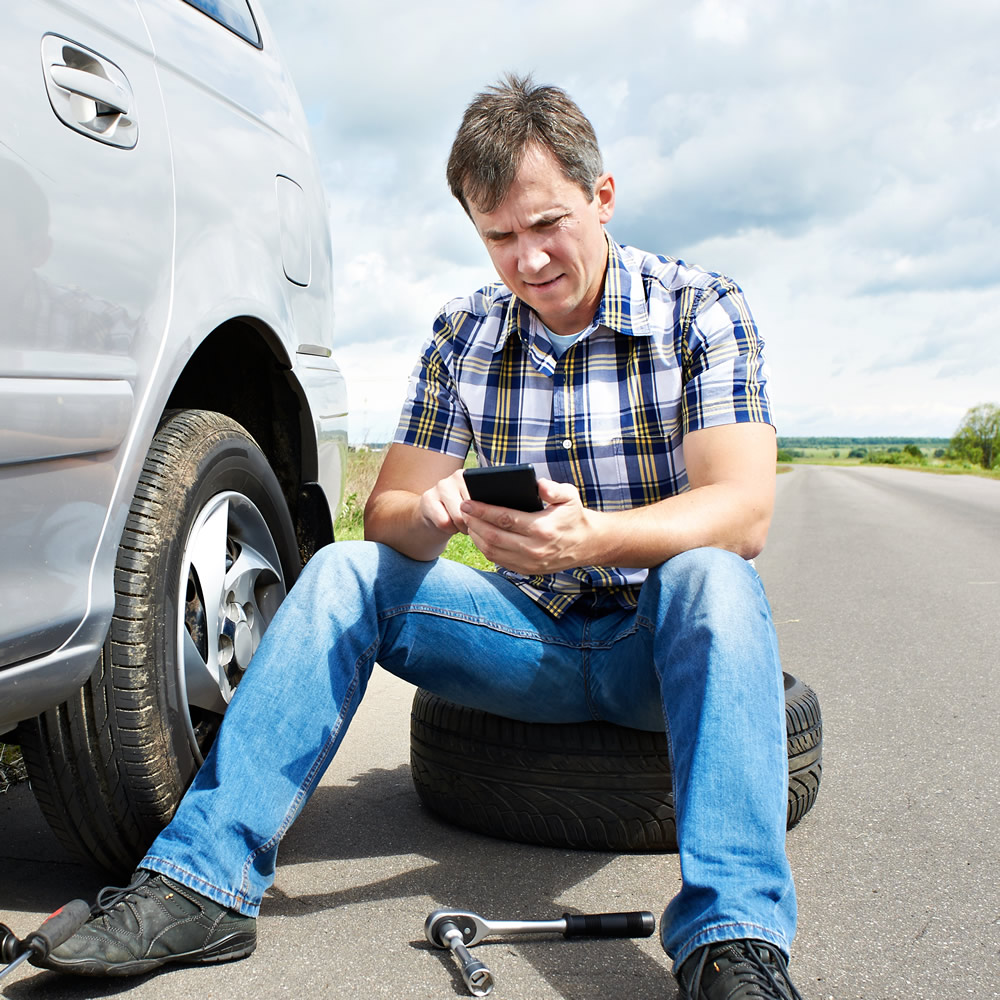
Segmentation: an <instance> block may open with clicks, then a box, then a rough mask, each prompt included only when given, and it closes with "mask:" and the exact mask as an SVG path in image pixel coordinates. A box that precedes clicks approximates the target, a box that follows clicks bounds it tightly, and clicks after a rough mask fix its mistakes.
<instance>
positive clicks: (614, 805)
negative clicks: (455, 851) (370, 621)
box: [410, 674, 823, 852]
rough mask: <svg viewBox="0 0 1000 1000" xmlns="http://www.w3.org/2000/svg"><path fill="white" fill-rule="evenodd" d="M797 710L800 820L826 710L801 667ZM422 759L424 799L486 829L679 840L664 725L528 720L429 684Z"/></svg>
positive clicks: (592, 843)
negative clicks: (443, 693) (463, 702)
mask: <svg viewBox="0 0 1000 1000" xmlns="http://www.w3.org/2000/svg"><path fill="white" fill-rule="evenodd" d="M785 721H786V724H787V731H788V771H789V780H788V826H789V828H791V827H793V826H794V825H795V824H796V823H797V822H798V821H799V820H800V819H802V817H803V816H804V815H805V814H806V813H807V812H808V811H809V810H810V809H811V808H812V806H813V803H814V802H815V801H816V796H817V794H818V793H819V783H820V777H821V775H822V772H823V763H822V756H823V722H822V718H821V715H820V708H819V699H818V698H817V697H816V692H815V691H813V690H812V688H810V687H808V686H807V685H805V684H803V683H802V682H801V681H799V680H797V679H796V678H794V677H792V676H791V675H790V674H785ZM410 766H411V769H412V772H413V783H414V785H415V786H416V790H417V794H418V795H419V796H420V800H421V801H422V802H423V804H424V805H425V806H427V808H428V809H430V810H431V811H432V812H433V813H436V814H437V815H438V816H440V817H441V818H443V819H446V820H448V821H449V822H451V823H455V824H456V825H458V826H461V827H465V828H466V829H469V830H473V831H475V832H477V833H485V834H489V835H490V836H494V837H503V838H505V839H507V840H517V841H522V842H524V843H529V844H542V845H544V846H548V847H568V848H572V849H579V850H589V851H618V852H621V851H675V850H677V829H676V824H675V820H674V794H673V782H672V780H671V774H670V756H669V752H668V749H667V738H666V736H665V735H664V734H663V733H659V732H656V733H652V732H646V731H643V730H638V729H628V728H626V727H624V726H616V725H614V724H612V723H610V722H580V723H570V724H563V723H560V724H550V723H525V722H516V721H514V720H513V719H506V718H502V717H500V716H497V715H491V714H489V713H488V712H482V711H479V710H477V709H471V708H463V707H462V706H460V705H455V704H453V703H452V702H449V701H445V700H444V699H443V698H439V697H437V696H436V695H433V694H431V693H430V692H428V691H425V690H423V689H418V690H417V693H416V695H415V697H414V699H413V708H412V711H411V715H410Z"/></svg>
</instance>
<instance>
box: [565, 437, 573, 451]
mask: <svg viewBox="0 0 1000 1000" xmlns="http://www.w3.org/2000/svg"><path fill="white" fill-rule="evenodd" d="M563 447H564V448H565V449H566V450H567V451H569V450H570V448H572V447H573V442H572V441H571V440H570V439H569V438H566V440H565V441H563Z"/></svg>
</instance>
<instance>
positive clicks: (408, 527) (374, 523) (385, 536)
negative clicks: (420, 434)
mask: <svg viewBox="0 0 1000 1000" xmlns="http://www.w3.org/2000/svg"><path fill="white" fill-rule="evenodd" d="M463 465H464V462H463V461H462V459H459V458H453V457H451V456H449V455H442V454H441V453H440V452H435V451H427V450H426V449H425V448H415V447H413V446H411V445H405V444H394V445H390V447H389V450H388V452H386V456H385V459H384V460H383V462H382V468H381V470H380V471H379V475H378V479H377V480H376V482H375V487H374V489H373V490H372V495H371V496H370V497H369V498H368V503H367V504H366V505H365V538H367V539H369V540H370V541H374V542H383V543H385V544H386V545H391V546H392V547H393V548H394V549H396V550H397V551H398V552H402V553H403V555H406V556H409V557H410V558H411V559H421V560H430V559H436V558H437V557H438V556H439V555H440V554H441V553H442V552H443V551H444V547H445V546H446V545H447V544H448V539H449V538H451V536H452V535H454V534H455V533H456V532H459V531H461V532H467V531H468V527H467V526H466V523H465V517H464V515H463V514H462V511H461V505H462V502H463V501H464V500H467V499H468V496H469V494H468V492H467V491H466V489H465V481H464V480H463V479H462V466H463Z"/></svg>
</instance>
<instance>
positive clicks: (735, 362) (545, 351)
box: [395, 239, 771, 617]
mask: <svg viewBox="0 0 1000 1000" xmlns="http://www.w3.org/2000/svg"><path fill="white" fill-rule="evenodd" d="M608 245H609V254H608V267H607V271H606V274H605V280H604V295H603V298H602V299H601V304H600V307H599V308H598V311H597V313H596V315H595V317H594V326H592V327H591V328H590V329H589V330H588V331H587V332H586V333H584V335H583V336H582V337H581V338H580V340H578V341H577V342H576V343H575V344H573V346H572V347H570V348H569V350H568V351H566V353H565V354H564V355H563V356H562V357H561V358H557V357H556V355H555V353H554V352H553V350H552V345H551V343H550V341H549V339H548V336H547V331H546V328H545V326H544V325H543V324H542V322H541V321H540V320H539V318H538V316H537V315H536V314H535V313H534V312H533V311H532V309H531V308H530V307H529V306H527V305H526V304H525V303H524V302H522V301H521V300H519V299H518V298H517V297H516V296H515V295H513V294H512V293H511V292H510V291H509V289H507V288H506V286H504V285H502V284H499V283H496V284H492V285H487V286H486V287H485V288H482V289H480V290H479V291H478V292H476V293H474V294H473V295H471V296H469V297H466V298H459V299H453V300H452V301H451V302H449V303H448V304H447V305H445V307H444V308H443V309H442V310H441V312H440V313H439V314H438V316H437V318H436V320H435V321H434V329H433V333H432V334H431V337H430V339H429V340H428V342H427V344H426V345H425V347H424V350H423V354H422V356H421V358H420V361H419V362H418V363H417V366H416V368H415V369H414V372H413V374H412V376H411V377H410V387H409V393H408V398H407V400H406V403H405V404H404V406H403V412H402V415H401V417H400V422H399V427H398V429H397V431H396V436H395V441H396V442H398V443H401V444H408V445H413V446H415V447H418V448H427V449H429V450H431V451H437V452H443V453H445V454H447V455H453V456H454V457H455V458H459V459H462V458H464V457H465V456H466V454H467V453H468V450H469V448H470V446H472V447H475V449H476V453H477V455H478V457H479V464H480V465H505V464H508V463H516V462H530V463H531V464H533V465H534V467H535V470H536V472H537V473H538V475H539V476H542V477H545V478H548V479H554V480H556V481H558V482H568V483H573V485H574V486H576V487H577V489H578V490H579V491H580V496H581V498H582V500H583V503H584V505H585V506H587V507H590V508H593V509H595V510H603V511H616V510H625V509H629V508H632V507H638V506H643V505H645V504H651V503H655V502H656V501H657V500H662V499H663V498H665V497H669V496H673V495H674V494H676V493H680V492H682V491H684V490H686V489H688V480H687V470H686V468H685V465H684V452H683V449H682V442H683V439H684V435H685V434H687V433H688V432H689V431H693V430H697V429H699V428H702V427H713V426H716V425H719V424H732V423H742V422H762V423H770V422H771V416H770V409H769V405H768V400H767V393H766V390H765V385H766V381H767V375H766V366H765V364H764V359H763V356H762V354H761V350H762V347H763V343H762V341H761V339H760V336H759V335H758V333H757V327H756V325H755V323H754V321H753V318H752V316H751V315H750V310H749V308H748V307H747V304H746V302H745V300H744V298H743V293H742V292H741V291H740V289H739V287H738V286H737V285H736V284H735V283H734V282H732V281H730V280H729V279H728V278H725V277H723V276H721V275H718V274H711V273H708V272H706V271H702V270H701V269H699V268H694V267H689V266H687V265H686V264H684V262H683V261H680V260H673V259H671V258H667V257H658V256H654V255H652V254H647V253H643V252H642V251H640V250H635V249H634V248H632V247H623V246H619V245H618V244H616V243H615V242H614V241H613V240H611V239H609V240H608ZM498 571H499V572H500V573H502V574H503V575H504V576H506V577H507V578H508V579H510V580H512V581H513V582H514V583H516V584H517V585H518V586H519V587H520V588H521V589H522V590H524V591H525V592H526V593H528V594H529V595H530V596H531V597H532V598H533V599H534V600H536V601H537V602H538V603H539V604H540V605H541V606H542V607H544V608H545V609H546V610H547V611H549V612H550V613H551V614H552V615H554V616H556V617H558V616H560V615H561V614H562V613H563V612H565V610H566V609H567V608H568V607H569V606H570V605H571V604H573V602H574V601H575V600H577V599H578V598H579V597H580V596H581V594H584V593H587V592H590V591H598V592H604V593H609V594H613V595H614V596H615V597H616V598H617V600H618V602H619V603H621V604H623V605H625V606H630V605H634V604H635V600H636V596H637V594H638V589H639V586H640V585H641V584H642V581H643V580H644V579H645V577H646V570H645V569H630V568H627V567H610V566H584V567H580V568H578V569H570V570H563V571H562V572H559V573H554V574H549V575H546V576H533V577H525V576H522V575H520V574H517V573H513V572H510V571H509V570H505V569H503V568H501V567H498Z"/></svg>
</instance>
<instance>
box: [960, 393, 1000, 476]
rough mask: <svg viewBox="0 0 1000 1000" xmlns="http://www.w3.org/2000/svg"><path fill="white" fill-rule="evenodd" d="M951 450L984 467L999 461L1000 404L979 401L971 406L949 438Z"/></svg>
mask: <svg viewBox="0 0 1000 1000" xmlns="http://www.w3.org/2000/svg"><path fill="white" fill-rule="evenodd" d="M951 450H952V451H953V452H954V453H955V454H956V455H959V456H961V457H962V458H965V459H967V460H968V461H970V462H976V463H977V464H979V465H981V466H982V467H983V468H984V469H992V468H993V466H994V465H996V464H997V463H998V461H1000V406H997V405H996V404H995V403H980V404H979V406H973V407H972V409H970V410H969V411H968V412H967V413H966V414H965V416H964V417H962V422H961V423H960V424H959V425H958V430H956V431H955V436H954V437H953V438H952V439H951Z"/></svg>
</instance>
